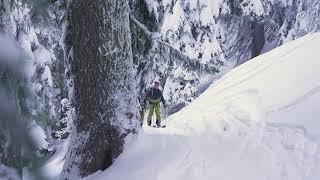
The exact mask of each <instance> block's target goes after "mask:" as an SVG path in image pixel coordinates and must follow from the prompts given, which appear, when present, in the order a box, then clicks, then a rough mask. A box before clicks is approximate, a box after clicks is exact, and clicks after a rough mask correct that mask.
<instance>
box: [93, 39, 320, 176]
mask: <svg viewBox="0 0 320 180" xmlns="http://www.w3.org/2000/svg"><path fill="white" fill-rule="evenodd" d="M319 48H320V34H319V33H318V34H313V35H307V36H305V37H303V38H300V39H298V40H295V41H293V42H290V43H288V44H286V45H283V46H281V47H279V48H277V49H275V50H273V51H271V52H269V53H266V54H264V55H262V56H259V57H257V58H255V59H253V60H252V61H249V62H247V63H245V64H243V65H241V66H239V67H238V68H236V69H234V70H232V71H231V72H230V73H228V74H227V75H225V76H224V77H223V78H222V79H220V80H219V81H217V83H215V84H213V85H212V86H211V87H210V88H209V89H208V90H207V91H206V92H204V93H203V94H202V95H201V96H200V97H199V98H198V99H196V100H195V101H194V102H193V103H192V104H191V105H189V106H187V107H185V108H184V109H183V110H181V111H179V112H178V113H176V114H174V115H172V116H170V117H169V118H168V122H167V125H168V127H167V128H165V129H151V128H148V127H145V130H144V132H143V133H141V134H140V135H139V137H138V138H137V139H135V140H134V141H132V142H130V143H127V147H126V150H125V152H124V153H123V154H122V155H121V156H120V157H119V158H118V159H117V160H116V162H115V163H114V165H113V166H112V167H111V168H109V169H108V170H106V171H105V172H102V173H101V172H100V173H97V174H95V175H92V176H91V177H89V178H88V179H104V180H105V179H112V180H122V179H131V180H135V179H139V180H141V179H148V180H149V179H155V180H157V179H159V180H160V179H167V180H180V179H181V180H182V179H183V180H185V179H186V180H194V179H201V180H206V179H208V180H212V179H219V180H234V179H239V180H256V179H265V180H266V179H272V180H285V179H290V180H305V179H308V180H316V179H319V178H320V174H319V169H320V156H319V154H320V148H319V144H320V133H319V132H318V131H317V129H319V127H320V123H319V121H318V119H317V117H319V116H320V112H319V110H318V109H317V107H318V106H319V104H320V74H319V71H318V69H319V67H320V61H319V60H318V57H319V56H320V52H319Z"/></svg>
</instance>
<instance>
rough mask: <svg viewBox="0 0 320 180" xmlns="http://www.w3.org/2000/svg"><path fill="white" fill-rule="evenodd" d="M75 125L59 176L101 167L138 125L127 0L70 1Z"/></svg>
mask: <svg viewBox="0 0 320 180" xmlns="http://www.w3.org/2000/svg"><path fill="white" fill-rule="evenodd" d="M70 25H71V34H72V35H71V36H72V42H73V61H74V62H73V64H72V65H73V68H72V69H73V73H74V100H75V111H76V117H75V126H74V129H73V132H72V136H71V144H70V149H69V152H68V154H67V159H66V162H65V165H64V170H63V174H62V179H69V178H70V179H73V178H76V177H79V176H80V177H84V176H87V175H89V174H92V173H94V172H96V171H98V170H104V169H106V168H107V167H109V166H110V165H111V164H112V161H113V160H114V159H115V158H116V157H117V156H118V155H119V154H120V153H121V152H122V148H123V144H124V138H125V137H126V135H128V134H129V133H134V132H135V130H136V128H137V127H138V126H139V123H138V116H137V115H138V113H137V112H138V109H137V107H138V106H136V101H135V98H136V93H135V90H134V89H133V75H132V74H133V60H132V59H133V58H132V50H131V35H130V27H129V6H128V3H127V1H126V0H94V1H88V0H77V1H74V2H73V3H72V4H71V14H70Z"/></svg>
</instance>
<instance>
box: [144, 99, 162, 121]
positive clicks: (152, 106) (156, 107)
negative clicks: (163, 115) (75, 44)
mask: <svg viewBox="0 0 320 180" xmlns="http://www.w3.org/2000/svg"><path fill="white" fill-rule="evenodd" d="M154 111H155V112H156V118H157V121H156V123H157V125H160V123H161V119H160V101H157V102H153V103H152V102H150V105H149V114H148V118H147V123H148V125H149V126H151V119H152V115H153V112H154Z"/></svg>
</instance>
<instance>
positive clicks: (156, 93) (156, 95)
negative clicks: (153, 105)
mask: <svg viewBox="0 0 320 180" xmlns="http://www.w3.org/2000/svg"><path fill="white" fill-rule="evenodd" d="M146 99H147V100H148V101H149V102H150V100H159V101H160V100H161V101H162V103H163V105H165V104H166V103H165V101H164V98H163V95H162V92H161V91H160V89H156V88H154V87H153V88H151V89H150V90H149V92H148V94H147V97H146Z"/></svg>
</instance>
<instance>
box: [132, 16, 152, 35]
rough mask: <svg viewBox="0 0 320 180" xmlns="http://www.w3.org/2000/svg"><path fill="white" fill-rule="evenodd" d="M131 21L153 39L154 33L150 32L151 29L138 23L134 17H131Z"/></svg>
mask: <svg viewBox="0 0 320 180" xmlns="http://www.w3.org/2000/svg"><path fill="white" fill-rule="evenodd" d="M130 19H131V20H132V21H133V22H134V23H135V24H136V25H137V26H138V27H139V28H140V29H142V30H143V31H144V32H145V33H146V35H147V36H149V37H152V35H153V32H151V31H149V29H148V28H147V27H146V26H145V25H144V24H142V23H141V22H140V21H138V20H137V19H136V18H135V17H134V16H133V15H130Z"/></svg>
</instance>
